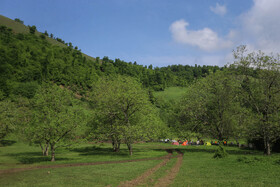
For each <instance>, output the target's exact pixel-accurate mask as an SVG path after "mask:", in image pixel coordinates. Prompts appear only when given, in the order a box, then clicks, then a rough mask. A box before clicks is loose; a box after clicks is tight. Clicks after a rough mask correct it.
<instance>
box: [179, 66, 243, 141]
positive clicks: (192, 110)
mask: <svg viewBox="0 0 280 187" xmlns="http://www.w3.org/2000/svg"><path fill="white" fill-rule="evenodd" d="M237 87H238V81H236V80H235V79H234V77H233V76H232V75H231V74H230V73H229V72H226V71H223V72H216V73H215V74H211V75H210V76H208V77H206V78H205V79H201V80H200V81H197V82H196V83H195V84H193V85H192V86H190V87H189V90H188V91H187V93H186V95H185V96H184V98H183V99H182V101H181V103H182V106H181V112H180V120H181V124H182V126H183V127H184V128H185V129H187V130H190V131H191V132H199V133H202V134H204V135H207V136H211V137H212V138H215V139H219V140H220V141H222V140H224V139H228V138H229V137H235V136H237V134H234V133H235V131H234V130H235V129H237V127H241V126H242V125H243V124H244V120H243V121H242V118H246V117H245V116H242V110H241V107H240V105H239V103H238V100H237V97H236V93H237Z"/></svg>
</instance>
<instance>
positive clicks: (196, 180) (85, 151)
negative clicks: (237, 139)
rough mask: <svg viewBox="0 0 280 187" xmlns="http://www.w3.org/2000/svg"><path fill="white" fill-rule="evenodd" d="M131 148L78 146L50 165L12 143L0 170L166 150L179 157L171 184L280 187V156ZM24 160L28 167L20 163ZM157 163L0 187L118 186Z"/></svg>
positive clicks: (31, 176) (10, 178)
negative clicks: (220, 155)
mask: <svg viewBox="0 0 280 187" xmlns="http://www.w3.org/2000/svg"><path fill="white" fill-rule="evenodd" d="M134 147H135V149H134V151H135V152H134V153H135V154H134V156H132V157H130V156H128V153H127V150H126V147H124V146H123V149H122V150H121V152H120V153H118V154H115V153H112V152H111V151H110V150H109V149H110V145H109V144H104V145H100V144H95V145H92V144H83V145H79V146H76V147H75V148H72V149H63V150H60V151H58V155H57V158H58V161H56V162H55V163H51V162H49V161H46V160H41V159H42V156H40V154H41V151H40V148H39V147H34V146H28V145H26V144H23V143H16V142H12V143H11V144H10V145H6V146H5V147H0V168H1V169H5V168H6V169H7V168H12V167H30V166H34V165H48V164H61V163H78V162H95V161H111V160H128V159H137V158H150V157H158V156H163V155H166V152H165V151H163V150H161V149H162V148H170V147H171V148H174V149H175V148H176V149H180V150H181V151H182V152H183V153H184V159H183V163H182V166H181V168H180V171H179V173H178V175H177V177H176V178H175V179H174V181H173V183H172V184H171V186H176V187H177V186H280V178H279V173H280V154H273V155H272V156H270V157H267V156H263V154H262V152H259V151H252V150H245V149H239V148H237V147H225V149H226V150H227V152H228V153H229V156H228V157H227V158H223V159H214V158H213V155H214V152H215V151H216V149H217V148H218V147H217V146H209V147H208V146H187V147H183V146H171V145H170V144H165V143H142V144H136V145H135V146H134ZM93 148H94V149H93ZM37 154H38V155H37ZM23 158H25V159H27V160H29V161H30V163H28V162H27V163H24V162H23V160H24V159H23ZM159 162H161V160H149V161H141V162H131V163H117V164H104V165H95V166H78V167H65V168H53V169H37V170H31V171H24V172H18V173H13V174H2V175H1V176H0V186H107V185H111V186H117V185H118V184H120V183H121V182H122V181H128V180H132V179H134V178H136V177H137V176H139V175H141V174H142V173H144V172H145V171H146V170H148V169H150V168H152V167H154V166H155V165H157V164H158V163H159ZM175 162H176V159H175V158H173V159H172V160H171V161H170V162H168V163H167V164H166V165H165V166H163V167H161V168H159V170H157V172H155V173H153V174H152V175H151V176H150V177H149V178H148V180H147V182H146V183H147V184H148V186H153V185H154V184H155V183H156V182H157V180H158V179H159V178H161V177H163V176H165V175H166V173H167V171H169V170H170V169H171V168H172V167H173V165H174V164H175ZM35 179H36V180H35Z"/></svg>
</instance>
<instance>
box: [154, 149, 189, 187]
mask: <svg viewBox="0 0 280 187" xmlns="http://www.w3.org/2000/svg"><path fill="white" fill-rule="evenodd" d="M175 151H176V152H177V153H178V154H179V155H178V157H177V162H176V164H175V165H174V166H173V167H172V168H171V170H170V171H169V172H168V173H167V174H166V175H165V176H164V177H162V178H160V179H159V180H158V182H157V183H156V184H155V187H165V186H169V185H170V184H171V183H172V182H173V180H174V179H175V177H176V176H177V174H178V172H179V170H180V167H181V165H182V161H183V155H184V154H183V153H182V152H181V151H180V150H178V149H176V150H175Z"/></svg>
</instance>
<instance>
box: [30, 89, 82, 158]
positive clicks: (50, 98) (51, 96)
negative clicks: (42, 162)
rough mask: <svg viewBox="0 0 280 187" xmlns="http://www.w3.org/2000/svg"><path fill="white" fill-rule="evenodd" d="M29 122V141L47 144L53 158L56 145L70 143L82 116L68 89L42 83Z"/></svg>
mask: <svg viewBox="0 0 280 187" xmlns="http://www.w3.org/2000/svg"><path fill="white" fill-rule="evenodd" d="M32 105H33V106H32V109H33V116H32V121H31V122H30V124H28V126H27V127H26V128H25V133H26V135H27V137H28V139H29V141H31V142H34V143H38V144H40V145H41V147H42V146H43V145H46V146H48V145H50V146H51V149H52V154H53V157H52V161H54V151H55V149H56V148H57V147H59V145H60V146H67V145H71V141H70V140H74V139H75V136H76V129H77V128H79V127H82V126H83V124H85V122H86V121H85V120H86V118H85V116H84V112H83V110H81V109H80V108H79V107H78V106H77V103H76V100H74V98H73V96H72V95H71V93H70V91H68V90H65V89H61V88H59V87H58V86H56V85H50V84H44V85H43V86H42V87H41V88H40V89H38V91H37V93H36V95H35V96H34V98H33V102H32Z"/></svg>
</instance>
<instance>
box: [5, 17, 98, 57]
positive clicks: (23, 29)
mask: <svg viewBox="0 0 280 187" xmlns="http://www.w3.org/2000/svg"><path fill="white" fill-rule="evenodd" d="M0 25H5V26H6V27H8V28H11V29H12V30H13V32H14V33H23V34H28V33H29V28H28V26H26V25H24V24H22V23H19V22H16V21H15V20H12V19H10V18H7V17H5V16H2V15H0ZM35 34H36V35H37V36H40V35H42V34H43V33H41V32H39V31H37V30H36V32H35ZM46 40H47V41H48V42H49V43H51V44H53V45H57V46H60V47H67V45H65V44H63V43H61V42H58V41H57V40H55V39H53V38H50V37H46ZM83 56H85V57H86V58H87V59H89V60H94V58H93V57H91V56H88V55H86V54H84V53H83Z"/></svg>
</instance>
